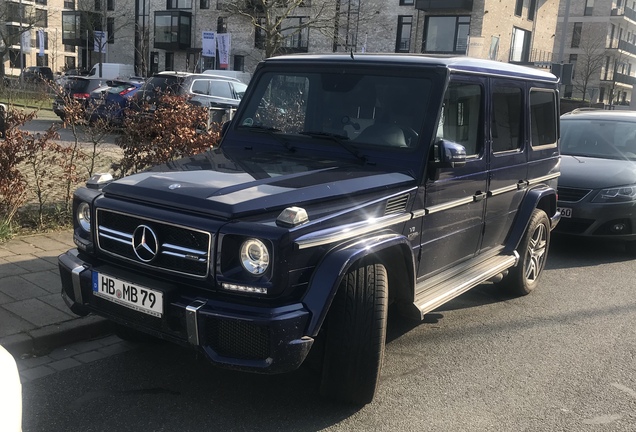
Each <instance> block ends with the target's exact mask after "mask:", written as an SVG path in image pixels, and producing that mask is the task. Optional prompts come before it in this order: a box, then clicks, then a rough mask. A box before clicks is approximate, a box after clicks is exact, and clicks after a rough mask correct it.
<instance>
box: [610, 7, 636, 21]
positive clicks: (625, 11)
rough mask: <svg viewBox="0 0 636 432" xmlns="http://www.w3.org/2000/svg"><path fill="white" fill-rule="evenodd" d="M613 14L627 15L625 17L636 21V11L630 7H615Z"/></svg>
mask: <svg viewBox="0 0 636 432" xmlns="http://www.w3.org/2000/svg"><path fill="white" fill-rule="evenodd" d="M611 15H612V16H617V17H625V18H629V19H630V20H632V21H636V11H634V10H633V9H630V8H628V7H624V8H621V9H618V8H614V9H612V12H611Z"/></svg>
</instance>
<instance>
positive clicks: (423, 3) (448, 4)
mask: <svg viewBox="0 0 636 432" xmlns="http://www.w3.org/2000/svg"><path fill="white" fill-rule="evenodd" d="M415 9H419V10H423V11H441V10H449V9H455V10H457V9H461V10H462V11H472V10H473V0H416V1H415Z"/></svg>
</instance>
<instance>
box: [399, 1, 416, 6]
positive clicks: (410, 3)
mask: <svg viewBox="0 0 636 432" xmlns="http://www.w3.org/2000/svg"><path fill="white" fill-rule="evenodd" d="M414 3H415V0H400V6H413V4H414Z"/></svg>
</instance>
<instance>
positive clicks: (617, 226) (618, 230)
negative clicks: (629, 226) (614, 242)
mask: <svg viewBox="0 0 636 432" xmlns="http://www.w3.org/2000/svg"><path fill="white" fill-rule="evenodd" d="M624 230H625V224H624V223H615V224H614V225H612V227H611V228H610V231H612V232H613V233H617V234H618V233H621V232H623V231H624Z"/></svg>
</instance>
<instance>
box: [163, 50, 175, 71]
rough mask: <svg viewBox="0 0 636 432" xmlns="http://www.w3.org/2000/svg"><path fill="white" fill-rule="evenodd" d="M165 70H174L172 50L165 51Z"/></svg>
mask: <svg viewBox="0 0 636 432" xmlns="http://www.w3.org/2000/svg"><path fill="white" fill-rule="evenodd" d="M165 70H167V71H171V70H174V53H173V52H167V53H166V64H165Z"/></svg>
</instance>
